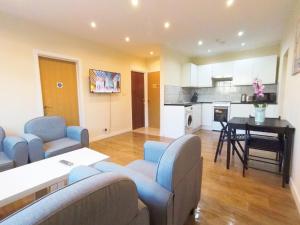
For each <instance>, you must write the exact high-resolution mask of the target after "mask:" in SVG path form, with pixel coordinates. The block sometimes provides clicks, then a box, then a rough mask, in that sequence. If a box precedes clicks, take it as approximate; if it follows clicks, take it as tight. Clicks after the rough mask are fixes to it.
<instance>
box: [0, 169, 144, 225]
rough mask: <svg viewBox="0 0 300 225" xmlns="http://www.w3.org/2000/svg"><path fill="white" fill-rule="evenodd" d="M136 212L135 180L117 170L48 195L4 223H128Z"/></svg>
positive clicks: (59, 224) (92, 224)
mask: <svg viewBox="0 0 300 225" xmlns="http://www.w3.org/2000/svg"><path fill="white" fill-rule="evenodd" d="M137 214H138V194H137V190H136V186H135V184H134V182H133V181H131V180H130V179H128V178H126V177H125V176H122V175H119V174H117V173H102V174H98V175H94V176H92V177H89V178H86V179H84V180H81V181H79V182H76V183H73V184H71V185H69V186H67V187H65V188H63V189H60V190H58V191H56V192H53V193H51V194H49V195H47V196H45V197H44V198H42V199H40V200H38V201H36V202H34V203H33V204H31V205H29V206H27V207H25V208H24V209H21V210H20V211H18V212H16V213H15V214H13V215H11V216H9V217H8V218H6V219H5V220H3V221H2V223H1V225H52V224H55V225H68V224H72V225H83V224H84V225H95V224H102V225H128V224H131V223H130V222H131V221H132V220H134V218H135V217H136V215H137Z"/></svg>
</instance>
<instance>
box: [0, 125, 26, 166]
mask: <svg viewBox="0 0 300 225" xmlns="http://www.w3.org/2000/svg"><path fill="white" fill-rule="evenodd" d="M27 162H28V146H27V142H26V141H25V140H24V139H23V138H20V137H14V136H6V134H5V131H4V129H3V128H2V127H0V172H2V171H5V170H8V169H12V168H14V167H17V166H22V165H25V164H27Z"/></svg>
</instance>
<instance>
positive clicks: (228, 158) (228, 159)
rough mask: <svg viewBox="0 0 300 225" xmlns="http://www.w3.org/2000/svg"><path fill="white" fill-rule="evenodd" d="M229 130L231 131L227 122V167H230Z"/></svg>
mask: <svg viewBox="0 0 300 225" xmlns="http://www.w3.org/2000/svg"><path fill="white" fill-rule="evenodd" d="M231 132H232V129H231V127H230V125H229V124H228V134H227V163H226V167H227V169H229V167H230V155H231Z"/></svg>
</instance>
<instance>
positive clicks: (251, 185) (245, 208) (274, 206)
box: [0, 131, 300, 225]
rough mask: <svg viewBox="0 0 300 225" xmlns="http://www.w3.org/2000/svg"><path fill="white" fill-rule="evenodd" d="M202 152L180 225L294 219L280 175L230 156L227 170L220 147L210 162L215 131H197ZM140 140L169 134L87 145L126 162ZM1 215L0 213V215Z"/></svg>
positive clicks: (289, 223) (138, 154)
mask: <svg viewBox="0 0 300 225" xmlns="http://www.w3.org/2000/svg"><path fill="white" fill-rule="evenodd" d="M198 135H199V136H200V137H201V140H202V155H203V157H204V168H203V183H202V196H201V201H200V203H199V207H198V209H197V212H196V213H195V215H194V216H190V218H189V219H188V221H187V223H186V224H185V225H196V224H197V225H198V224H201V225H208V224H209V225H219V224H224V225H233V224H241V225H244V224H245V225H252V224H256V225H267V224H270V225H279V224H280V225H297V224H300V218H299V215H298V212H297V209H296V205H295V203H294V200H293V198H292V195H291V192H290V190H289V188H288V187H287V188H285V189H284V188H282V187H281V177H280V176H278V175H275V174H270V173H266V172H262V171H257V170H253V169H249V171H247V176H246V177H245V178H244V177H242V173H241V162H240V161H239V160H238V158H237V157H236V156H235V157H236V158H234V159H233V161H232V164H231V169H230V170H227V169H226V166H225V159H226V158H225V154H226V151H225V149H224V151H223V153H222V156H221V158H219V160H218V162H217V163H214V162H213V158H214V153H215V149H216V145H217V140H218V133H214V132H207V131H201V132H199V133H198ZM146 140H159V141H165V142H170V141H171V140H170V139H167V138H163V137H159V136H151V135H147V134H142V133H136V132H129V133H125V134H122V135H118V136H115V137H111V138H108V139H104V140H101V141H97V142H94V143H92V144H91V145H90V147H91V148H92V149H95V150H98V151H100V152H102V153H105V154H107V155H110V156H111V159H112V161H113V162H116V163H119V164H122V165H126V164H127V163H129V162H131V161H133V160H135V159H141V158H143V144H144V142H145V141H146ZM27 202H28V199H27V200H23V201H22V202H21V203H15V204H12V205H10V206H8V207H6V208H5V210H4V211H2V212H0V217H1V216H2V217H3V216H5V214H7V213H10V212H12V211H14V210H16V209H17V208H19V207H20V206H21V205H22V204H23V203H27ZM1 214H2V215H1Z"/></svg>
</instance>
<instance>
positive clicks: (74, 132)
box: [67, 126, 89, 147]
mask: <svg viewBox="0 0 300 225" xmlns="http://www.w3.org/2000/svg"><path fill="white" fill-rule="evenodd" d="M67 136H68V137H69V138H71V139H74V140H76V141H79V142H80V143H81V145H82V147H88V146H89V132H88V130H87V129H85V128H83V127H79V126H69V127H67Z"/></svg>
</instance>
